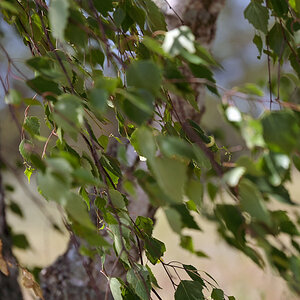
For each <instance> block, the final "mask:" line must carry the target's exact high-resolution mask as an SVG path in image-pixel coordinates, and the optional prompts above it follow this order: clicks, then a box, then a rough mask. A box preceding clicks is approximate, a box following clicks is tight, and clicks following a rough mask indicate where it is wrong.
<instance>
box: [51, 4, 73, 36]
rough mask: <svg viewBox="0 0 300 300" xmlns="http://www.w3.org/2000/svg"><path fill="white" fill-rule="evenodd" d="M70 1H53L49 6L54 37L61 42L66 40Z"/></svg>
mask: <svg viewBox="0 0 300 300" xmlns="http://www.w3.org/2000/svg"><path fill="white" fill-rule="evenodd" d="M69 6H70V3H69V1H68V0H51V2H50V6H49V21H50V28H51V30H52V35H53V37H54V38H56V39H59V40H61V41H63V40H64V31H65V29H66V26H67V22H68V17H69Z"/></svg>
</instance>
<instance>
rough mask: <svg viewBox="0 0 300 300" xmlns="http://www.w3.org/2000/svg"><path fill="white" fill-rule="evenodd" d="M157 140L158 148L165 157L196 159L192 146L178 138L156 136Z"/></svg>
mask: <svg viewBox="0 0 300 300" xmlns="http://www.w3.org/2000/svg"><path fill="white" fill-rule="evenodd" d="M157 140H158V144H159V148H160V150H161V152H162V153H163V154H164V155H165V156H168V157H174V156H179V157H184V158H187V159H196V155H195V154H194V151H193V148H192V146H191V145H190V144H188V143H187V142H186V141H184V140H183V139H180V138H179V137H175V136H158V138H157Z"/></svg>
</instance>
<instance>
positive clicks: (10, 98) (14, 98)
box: [4, 89, 22, 105]
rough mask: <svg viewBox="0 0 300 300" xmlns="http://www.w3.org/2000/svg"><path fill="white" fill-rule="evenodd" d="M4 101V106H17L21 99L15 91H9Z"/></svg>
mask: <svg viewBox="0 0 300 300" xmlns="http://www.w3.org/2000/svg"><path fill="white" fill-rule="evenodd" d="M4 101H5V103H6V104H12V105H18V104H20V103H21V102H22V97H21V94H20V93H19V92H18V91H17V90H14V89H10V90H9V92H8V94H6V95H5V98H4Z"/></svg>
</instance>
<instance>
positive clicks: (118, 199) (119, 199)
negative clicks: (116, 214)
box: [109, 189, 126, 208]
mask: <svg viewBox="0 0 300 300" xmlns="http://www.w3.org/2000/svg"><path fill="white" fill-rule="evenodd" d="M109 195H110V199H111V202H112V204H113V205H114V207H116V208H125V207H126V204H125V201H124V197H123V195H122V194H121V193H120V192H119V191H116V190H114V189H110V190H109Z"/></svg>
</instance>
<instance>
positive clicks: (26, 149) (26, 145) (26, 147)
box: [19, 139, 33, 161]
mask: <svg viewBox="0 0 300 300" xmlns="http://www.w3.org/2000/svg"><path fill="white" fill-rule="evenodd" d="M19 152H20V154H21V155H22V157H23V158H24V160H26V161H30V156H31V153H32V152H33V143H32V142H31V141H29V140H26V139H23V140H22V141H21V143H20V145H19Z"/></svg>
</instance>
